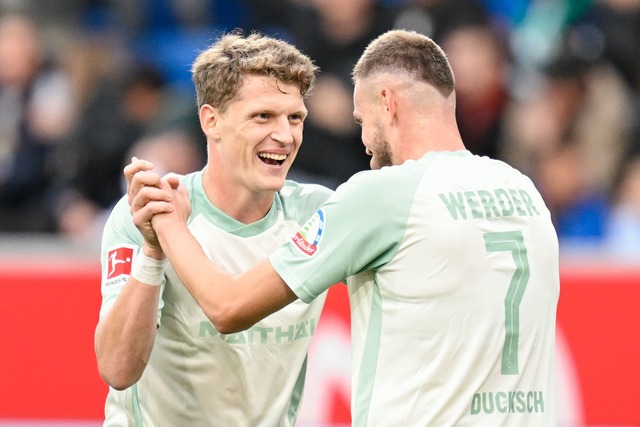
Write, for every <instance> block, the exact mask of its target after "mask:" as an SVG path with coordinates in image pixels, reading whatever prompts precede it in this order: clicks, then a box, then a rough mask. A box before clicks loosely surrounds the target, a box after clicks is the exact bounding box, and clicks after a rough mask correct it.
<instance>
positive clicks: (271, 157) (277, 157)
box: [258, 153, 287, 161]
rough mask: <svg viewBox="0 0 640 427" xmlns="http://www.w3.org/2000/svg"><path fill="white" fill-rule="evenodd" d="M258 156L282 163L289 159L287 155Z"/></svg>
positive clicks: (265, 154)
mask: <svg viewBox="0 0 640 427" xmlns="http://www.w3.org/2000/svg"><path fill="white" fill-rule="evenodd" d="M258 156H259V157H262V158H264V159H271V160H278V161H282V160H284V159H286V158H287V155H286V154H271V153H258Z"/></svg>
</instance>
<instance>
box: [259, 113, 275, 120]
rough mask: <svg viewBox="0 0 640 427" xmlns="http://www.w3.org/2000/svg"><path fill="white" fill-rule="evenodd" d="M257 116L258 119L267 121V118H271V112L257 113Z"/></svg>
mask: <svg viewBox="0 0 640 427" xmlns="http://www.w3.org/2000/svg"><path fill="white" fill-rule="evenodd" d="M255 118H256V119H258V120H263V121H266V120H269V119H270V118H271V114H269V113H258V114H256V115H255Z"/></svg>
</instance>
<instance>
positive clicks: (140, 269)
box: [131, 251, 168, 286]
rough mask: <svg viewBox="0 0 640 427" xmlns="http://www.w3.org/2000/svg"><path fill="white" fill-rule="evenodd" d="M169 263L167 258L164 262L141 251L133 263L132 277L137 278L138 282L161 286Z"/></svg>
mask: <svg viewBox="0 0 640 427" xmlns="http://www.w3.org/2000/svg"><path fill="white" fill-rule="evenodd" d="M167 263H168V260H167V259H166V258H165V259H162V260H160V259H155V258H151V257H148V256H146V255H145V254H144V252H142V251H140V253H139V254H138V255H137V256H136V259H135V260H134V261H133V267H132V268H131V275H132V276H133V277H135V278H136V279H137V280H138V282H142V283H145V284H147V285H150V286H160V284H161V283H162V276H164V270H165V269H166V268H167Z"/></svg>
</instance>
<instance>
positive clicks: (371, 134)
mask: <svg viewBox="0 0 640 427" xmlns="http://www.w3.org/2000/svg"><path fill="white" fill-rule="evenodd" d="M371 89H372V87H371V84H366V83H365V82H363V81H361V80H357V81H356V82H355V88H354V92H353V105H354V110H353V117H354V119H355V121H356V123H358V124H359V125H360V127H361V128H362V132H361V137H362V143H363V144H364V146H365V149H366V153H367V155H369V156H371V160H370V162H369V165H370V167H371V169H380V168H382V167H384V166H391V165H393V156H392V152H391V144H390V143H389V139H388V138H387V136H386V134H385V129H384V126H383V124H382V116H381V114H380V111H379V110H380V108H381V104H380V103H378V102H377V101H378V100H377V99H376V98H375V96H373V94H372V93H371Z"/></svg>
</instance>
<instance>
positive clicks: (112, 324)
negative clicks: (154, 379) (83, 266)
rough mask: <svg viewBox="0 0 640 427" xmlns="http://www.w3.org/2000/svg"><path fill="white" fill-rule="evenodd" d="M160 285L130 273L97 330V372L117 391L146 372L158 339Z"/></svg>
mask: <svg viewBox="0 0 640 427" xmlns="http://www.w3.org/2000/svg"><path fill="white" fill-rule="evenodd" d="M159 295H160V286H149V285H147V284H145V283H141V282H139V281H138V280H136V279H135V277H133V276H130V277H129V279H128V281H127V284H126V285H125V286H124V287H123V288H122V291H121V293H120V295H119V296H118V299H117V300H116V302H115V303H114V305H113V307H111V310H109V312H108V313H107V314H106V315H105V316H104V317H102V318H101V319H100V321H99V322H98V326H97V328H96V333H95V351H96V358H97V361H98V371H99V372H100V375H101V376H102V378H103V379H104V381H105V382H106V383H107V384H109V385H110V386H111V387H113V388H115V389H117V390H123V389H125V388H128V387H130V386H132V385H133V384H135V383H136V382H137V381H138V380H139V379H140V377H141V376H142V373H143V372H144V369H145V367H146V366H147V363H148V362H149V357H150V356H151V349H152V348H153V343H154V342H155V338H156V328H157V311H158V298H159Z"/></svg>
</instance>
